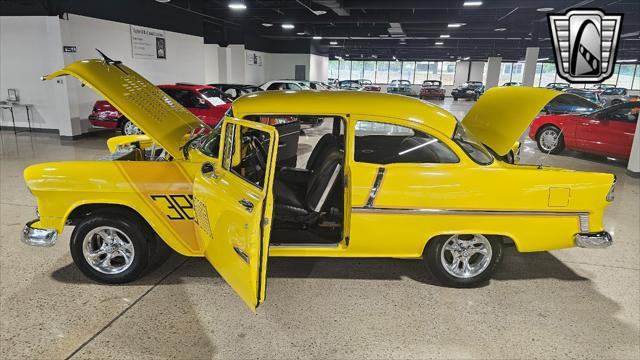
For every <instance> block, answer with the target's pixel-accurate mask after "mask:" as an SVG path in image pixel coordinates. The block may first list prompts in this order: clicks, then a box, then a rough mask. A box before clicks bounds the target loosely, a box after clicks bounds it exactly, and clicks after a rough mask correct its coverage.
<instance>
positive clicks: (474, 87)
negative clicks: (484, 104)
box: [451, 81, 484, 100]
mask: <svg viewBox="0 0 640 360" xmlns="http://www.w3.org/2000/svg"><path fill="white" fill-rule="evenodd" d="M482 94H484V85H482V82H480V81H469V82H466V83H464V84H462V85H460V86H458V87H457V88H455V89H453V90H451V96H452V97H453V100H458V99H471V100H478V98H479V97H480V95H482Z"/></svg>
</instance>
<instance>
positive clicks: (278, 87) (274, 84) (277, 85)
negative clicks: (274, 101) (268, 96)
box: [267, 82, 284, 90]
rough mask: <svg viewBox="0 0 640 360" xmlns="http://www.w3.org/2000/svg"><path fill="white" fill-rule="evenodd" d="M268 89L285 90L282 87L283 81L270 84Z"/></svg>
mask: <svg viewBox="0 0 640 360" xmlns="http://www.w3.org/2000/svg"><path fill="white" fill-rule="evenodd" d="M267 90H284V89H283V88H282V83H277V82H276V83H273V84H271V85H269V87H268V88H267Z"/></svg>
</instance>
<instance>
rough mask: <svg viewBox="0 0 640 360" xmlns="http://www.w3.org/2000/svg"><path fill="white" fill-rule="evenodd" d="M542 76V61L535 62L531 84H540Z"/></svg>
mask: <svg viewBox="0 0 640 360" xmlns="http://www.w3.org/2000/svg"><path fill="white" fill-rule="evenodd" d="M541 76H542V63H537V64H536V75H535V76H534V77H533V86H540V77H541Z"/></svg>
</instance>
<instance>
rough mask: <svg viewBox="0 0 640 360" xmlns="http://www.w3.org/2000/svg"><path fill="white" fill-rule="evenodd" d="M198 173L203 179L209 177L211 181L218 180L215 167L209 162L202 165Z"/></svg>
mask: <svg viewBox="0 0 640 360" xmlns="http://www.w3.org/2000/svg"><path fill="white" fill-rule="evenodd" d="M200 173H201V174H202V176H203V177H209V178H212V179H217V178H218V174H216V166H215V165H214V164H213V163H212V162H209V161H205V162H203V163H202V166H200Z"/></svg>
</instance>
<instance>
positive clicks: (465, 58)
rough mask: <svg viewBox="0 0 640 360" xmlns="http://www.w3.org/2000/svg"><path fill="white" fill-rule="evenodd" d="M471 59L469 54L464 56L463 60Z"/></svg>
mask: <svg viewBox="0 0 640 360" xmlns="http://www.w3.org/2000/svg"><path fill="white" fill-rule="evenodd" d="M469 59H471V58H470V57H468V56H467V57H464V58H462V60H469Z"/></svg>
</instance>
